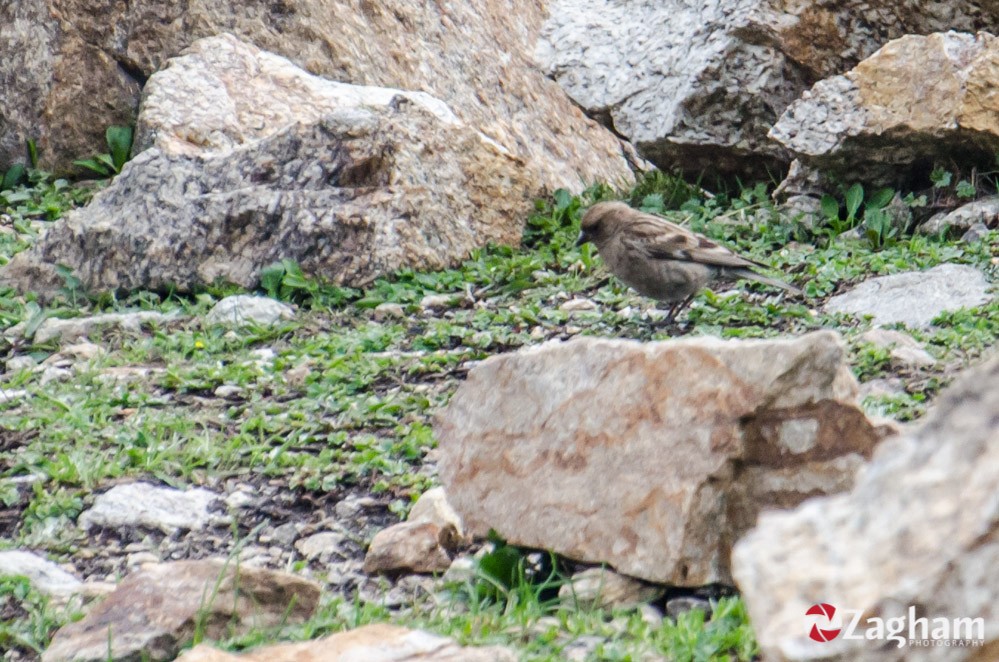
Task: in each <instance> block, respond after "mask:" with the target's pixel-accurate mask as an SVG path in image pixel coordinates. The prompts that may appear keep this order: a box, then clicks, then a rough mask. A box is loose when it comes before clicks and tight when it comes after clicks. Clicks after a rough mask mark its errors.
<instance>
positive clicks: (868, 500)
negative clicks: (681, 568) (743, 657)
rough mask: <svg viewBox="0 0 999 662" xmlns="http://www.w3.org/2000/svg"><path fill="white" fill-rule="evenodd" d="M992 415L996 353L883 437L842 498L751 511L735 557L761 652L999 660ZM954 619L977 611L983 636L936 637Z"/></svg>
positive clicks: (971, 632) (998, 394)
mask: <svg viewBox="0 0 999 662" xmlns="http://www.w3.org/2000/svg"><path fill="white" fill-rule="evenodd" d="M997 412H999V359H993V360H992V361H991V362H989V363H987V364H986V365H984V366H980V367H979V368H977V369H975V370H972V371H970V372H969V373H968V374H967V375H965V376H963V377H961V378H959V380H958V382H957V383H955V384H954V385H953V386H952V387H951V388H949V389H947V390H946V391H945V392H944V393H942V394H941V395H940V398H939V399H938V400H937V402H936V404H935V406H934V409H933V410H932V412H931V413H930V415H929V416H928V417H927V419H926V421H925V422H924V423H923V425H922V426H921V427H920V428H919V429H917V430H915V431H913V432H911V433H909V434H906V435H905V436H901V437H896V438H894V439H891V440H889V441H886V442H885V443H884V444H882V445H881V446H880V447H879V448H878V450H877V452H876V453H875V455H874V457H873V459H872V461H871V463H870V464H869V465H868V466H867V467H865V469H864V470H863V471H862V472H861V473H860V474H859V475H858V477H857V483H856V485H855V486H854V488H853V489H852V490H851V491H850V492H848V493H846V494H840V495H836V496H831V497H827V498H820V499H813V500H810V501H808V502H806V503H804V504H802V505H801V506H800V507H799V508H798V509H796V510H793V511H790V512H773V513H765V514H763V515H761V517H760V521H759V525H758V526H757V527H756V528H755V529H754V530H753V531H751V532H750V533H749V534H747V535H746V536H745V537H744V538H743V539H742V540H741V541H739V543H738V545H737V546H736V547H735V551H734V553H733V561H732V563H733V573H734V575H735V579H736V582H737V584H738V586H739V588H740V589H741V591H742V594H743V598H744V599H745V600H746V604H747V606H748V608H749V614H750V617H751V619H752V621H753V629H754V631H755V632H756V636H757V639H758V640H759V643H760V646H761V648H762V652H763V656H764V658H765V659H768V660H815V659H822V660H844V661H845V660H851V661H853V660H858V661H865V660H871V661H873V660H879V661H880V660H927V661H928V660H971V659H974V660H986V659H995V657H996V651H997V650H999V648H997V647H999V629H997V628H996V624H997V623H999V600H997V597H999V573H997V572H996V568H999V498H997V492H996V486H997V485H999V425H997V419H996V415H997ZM816 604H819V608H818V609H815V608H813V605H816ZM823 605H827V606H831V607H832V608H833V609H828V607H824V606H823ZM806 612H808V613H813V614H815V617H814V618H808V617H806ZM830 612H832V613H830ZM857 614H859V628H856V629H851V626H850V623H851V621H853V619H854V617H855V615H857ZM830 617H831V618H830ZM871 619H879V620H880V621H881V623H880V628H879V624H878V621H875V620H871ZM893 619H901V620H893ZM953 619H969V621H970V619H982V621H983V630H984V637H985V641H981V640H978V641H977V643H976V642H975V641H970V642H969V641H967V640H968V639H972V640H975V639H978V638H979V636H981V635H980V633H979V632H978V631H977V630H975V629H974V627H970V629H968V628H964V627H962V628H961V630H960V631H959V632H955V631H954V629H953V628H949V630H948V632H947V634H946V636H942V639H944V640H945V641H941V642H934V641H932V633H933V632H934V631H938V633H939V634H941V635H943V634H944V633H943V632H942V630H940V628H942V627H943V622H941V621H944V622H947V623H948V624H952V623H953ZM810 621H811V622H810ZM920 621H921V622H920ZM962 622H963V623H966V624H967V625H968V626H972V624H971V623H970V622H966V621H962ZM810 626H811V627H815V628H818V629H817V630H812V629H810ZM910 628H914V629H910ZM879 629H880V636H877V635H878V633H879ZM889 629H892V630H894V632H893V633H892V636H893V637H895V638H893V639H891V640H888V639H887V638H886V635H887V634H888V630H889ZM823 631H824V632H825V634H824V635H823ZM810 632H813V633H815V635H817V638H813V637H810V636H809V633H810ZM910 632H915V636H912V635H910ZM848 635H854V636H857V637H859V638H847V637H848ZM868 635H869V636H870V638H865V636H868ZM823 639H828V641H823ZM910 639H911V640H913V641H910ZM955 640H957V642H956V643H955Z"/></svg>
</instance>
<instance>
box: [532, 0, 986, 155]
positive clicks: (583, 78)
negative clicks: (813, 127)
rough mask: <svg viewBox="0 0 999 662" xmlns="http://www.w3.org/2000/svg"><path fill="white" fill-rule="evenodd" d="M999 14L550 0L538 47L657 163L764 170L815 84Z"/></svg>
mask: <svg viewBox="0 0 999 662" xmlns="http://www.w3.org/2000/svg"><path fill="white" fill-rule="evenodd" d="M997 18H999V8H997V7H996V6H995V4H994V3H986V2H982V1H968V0H961V1H959V2H951V3H939V2H923V1H922V0H906V1H904V2H897V1H894V2H886V1H884V0H878V1H876V2H873V3H872V2H866V1H861V0H837V1H834V2H821V3H820V2H799V1H794V2H791V1H788V0H767V1H765V2H756V1H752V2H750V1H748V0H723V1H722V2H710V3H696V2H686V1H681V0H667V1H664V2H615V1H611V0H553V2H552V3H551V10H550V13H549V18H548V20H547V22H546V23H545V26H544V30H543V32H542V38H541V40H540V41H539V44H538V46H537V49H536V51H537V58H538V61H539V63H540V65H541V66H542V67H543V68H544V69H545V71H547V72H548V73H549V75H551V76H553V77H554V78H555V80H557V81H558V82H559V84H561V85H562V87H563V88H565V90H566V92H568V94H569V95H570V96H571V97H572V98H573V99H574V100H575V101H576V102H577V103H579V104H580V106H582V107H583V108H584V109H585V110H586V112H587V113H589V114H590V115H591V116H594V117H597V118H599V119H601V121H603V122H605V123H606V124H608V125H609V126H612V127H613V129H614V130H615V131H616V132H617V133H618V134H619V135H622V136H624V137H625V138H627V139H628V140H631V141H632V142H633V143H635V145H636V147H637V148H638V150H639V152H640V153H641V154H642V156H644V157H646V158H648V159H651V160H652V161H654V162H655V163H656V164H657V165H659V166H661V167H669V166H674V165H678V166H680V167H681V168H683V169H685V170H687V171H692V172H695V173H698V172H700V171H701V170H702V169H708V170H711V171H715V172H719V171H720V172H722V173H732V172H746V171H749V172H751V173H753V174H757V175H760V174H762V175H766V174H768V173H767V168H771V167H773V166H774V165H775V164H779V163H786V161H787V160H788V158H787V156H788V155H787V152H786V151H785V150H784V149H783V148H782V147H781V146H780V145H778V144H776V143H774V142H772V141H771V140H769V139H768V138H767V131H768V130H769V129H770V127H771V126H772V125H773V123H774V122H775V121H776V120H777V118H778V117H779V116H780V114H781V112H782V111H784V109H785V108H786V107H787V106H788V104H790V103H791V102H792V101H794V100H795V99H796V98H797V97H798V96H799V95H800V94H801V92H803V91H804V90H806V89H807V88H808V87H809V86H810V85H812V84H813V83H815V82H816V81H817V80H820V79H822V78H825V77H827V76H831V75H834V74H838V73H840V72H842V71H844V70H846V69H848V68H849V67H851V66H853V65H855V64H857V62H859V61H860V60H861V59H863V58H865V57H867V56H868V55H870V54H871V53H873V52H874V51H875V50H877V49H878V48H879V47H881V46H882V45H884V44H885V42H887V41H888V40H890V39H893V38H897V37H901V36H903V35H905V34H909V33H920V34H925V33H929V32H937V31H942V30H948V29H956V30H975V29H981V28H985V29H988V28H989V27H991V26H994V25H995V24H996V19H997ZM913 70H914V71H918V70H919V66H918V65H913ZM761 157H768V158H761ZM769 174H772V173H769Z"/></svg>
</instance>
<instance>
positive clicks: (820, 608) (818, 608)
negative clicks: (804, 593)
mask: <svg viewBox="0 0 999 662" xmlns="http://www.w3.org/2000/svg"><path fill="white" fill-rule="evenodd" d="M805 615H806V616H824V617H825V619H826V620H827V621H830V622H831V621H832V619H833V616H835V615H836V607H833V606H832V605H831V604H828V603H825V602H820V603H819V604H817V605H812V606H811V607H809V608H808V611H806V612H805ZM840 632H842V630H822V629H820V628H819V626H818V625H817V624H813V625H812V630H811V632H809V633H808V637H809V638H810V639H812V640H813V641H818V642H822V643H825V642H827V641H832V640H833V639H835V638H836V637H838V636H839V633H840Z"/></svg>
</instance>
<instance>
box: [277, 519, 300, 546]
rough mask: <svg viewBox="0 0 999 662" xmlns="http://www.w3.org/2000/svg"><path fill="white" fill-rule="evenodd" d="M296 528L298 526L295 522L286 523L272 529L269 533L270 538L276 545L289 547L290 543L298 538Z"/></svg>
mask: <svg viewBox="0 0 999 662" xmlns="http://www.w3.org/2000/svg"><path fill="white" fill-rule="evenodd" d="M298 527H299V525H298V524H297V523H295V522H287V523H285V524H282V525H281V526H277V527H274V530H273V531H272V532H271V538H272V539H273V540H274V542H275V543H277V544H278V545H281V546H283V547H291V545H292V543H294V542H295V540H296V539H297V538H298Z"/></svg>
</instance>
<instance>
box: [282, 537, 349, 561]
mask: <svg viewBox="0 0 999 662" xmlns="http://www.w3.org/2000/svg"><path fill="white" fill-rule="evenodd" d="M346 539H347V537H346V536H345V535H344V534H342V533H339V532H337V531H320V532H319V533H314V534H312V535H311V536H308V537H307V538H302V539H301V540H298V541H297V542H296V543H295V549H297V550H298V551H299V552H300V553H301V554H302V556H304V557H305V558H307V559H309V560H312V559H319V560H320V561H328V560H329V559H330V557H331V556H333V555H334V554H337V553H339V552H341V551H342V549H343V544H344V541H345V540H346Z"/></svg>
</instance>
